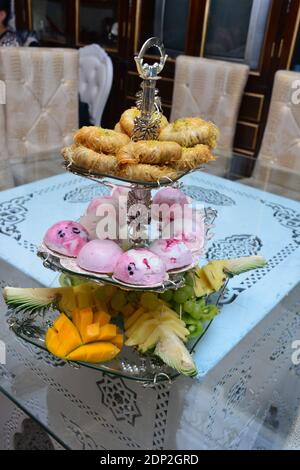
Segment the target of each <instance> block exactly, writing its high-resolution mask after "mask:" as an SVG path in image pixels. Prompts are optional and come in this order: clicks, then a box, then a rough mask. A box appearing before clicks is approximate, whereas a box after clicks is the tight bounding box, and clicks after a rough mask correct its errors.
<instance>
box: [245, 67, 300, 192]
mask: <svg viewBox="0 0 300 470" xmlns="http://www.w3.org/2000/svg"><path fill="white" fill-rule="evenodd" d="M245 182H246V183H247V184H250V185H252V186H261V185H262V184H264V182H265V183H267V184H268V185H269V187H270V185H273V187H274V191H276V192H278V193H280V194H283V195H287V196H288V195H289V193H290V197H293V194H294V193H293V191H294V190H295V191H296V189H297V188H299V186H300V73H299V72H291V71H288V70H280V71H278V72H277V73H276V75H275V81H274V86H273V93H272V98H271V105H270V110H269V116H268V120H267V124H266V129H265V132H264V137H263V141H262V145H261V148H260V151H259V154H258V157H257V161H256V166H255V169H254V172H253V176H252V177H251V178H249V179H248V180H247V181H245Z"/></svg>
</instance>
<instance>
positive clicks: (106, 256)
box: [77, 240, 123, 274]
mask: <svg viewBox="0 0 300 470" xmlns="http://www.w3.org/2000/svg"><path fill="white" fill-rule="evenodd" d="M122 254H123V250H122V249H121V248H120V247H119V245H117V243H115V242H113V241H111V240H92V241H91V242H89V243H87V244H86V245H85V246H84V247H83V248H82V250H81V251H80V253H79V255H78V258H77V264H78V266H79V267H80V268H82V269H85V270H86V271H91V272H94V273H99V274H100V273H101V274H111V273H113V272H114V270H115V267H116V264H117V262H118V260H119V258H120V256H121V255H122Z"/></svg>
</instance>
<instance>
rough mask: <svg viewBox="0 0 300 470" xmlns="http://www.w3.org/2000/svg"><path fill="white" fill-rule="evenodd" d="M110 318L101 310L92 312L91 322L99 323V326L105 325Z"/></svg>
mask: <svg viewBox="0 0 300 470" xmlns="http://www.w3.org/2000/svg"><path fill="white" fill-rule="evenodd" d="M110 320H111V316H110V315H109V314H108V313H107V312H105V311H103V310H101V311H98V312H96V313H94V319H93V323H99V326H104V325H107V323H109V322H110Z"/></svg>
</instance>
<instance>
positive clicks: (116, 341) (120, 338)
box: [111, 333, 124, 349]
mask: <svg viewBox="0 0 300 470" xmlns="http://www.w3.org/2000/svg"><path fill="white" fill-rule="evenodd" d="M111 342H112V344H114V345H115V346H117V348H119V349H122V346H123V344H124V336H123V335H122V334H121V333H120V334H117V336H115V337H114V338H113V339H112V340H111Z"/></svg>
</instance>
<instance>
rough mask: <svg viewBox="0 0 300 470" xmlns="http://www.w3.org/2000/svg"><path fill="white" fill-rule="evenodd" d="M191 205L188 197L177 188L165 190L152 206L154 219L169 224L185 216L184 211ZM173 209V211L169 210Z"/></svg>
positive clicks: (158, 193)
mask: <svg viewBox="0 0 300 470" xmlns="http://www.w3.org/2000/svg"><path fill="white" fill-rule="evenodd" d="M188 204H189V199H188V198H187V196H186V195H185V194H184V193H183V192H182V191H180V190H179V189H176V188H164V189H161V190H160V191H158V192H157V193H156V194H155V196H154V198H153V204H152V217H153V218H154V219H159V218H162V219H164V220H165V221H167V222H169V221H170V220H174V218H177V217H182V216H183V209H184V207H185V206H187V205H188ZM168 208H169V209H170V208H172V210H168Z"/></svg>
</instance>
